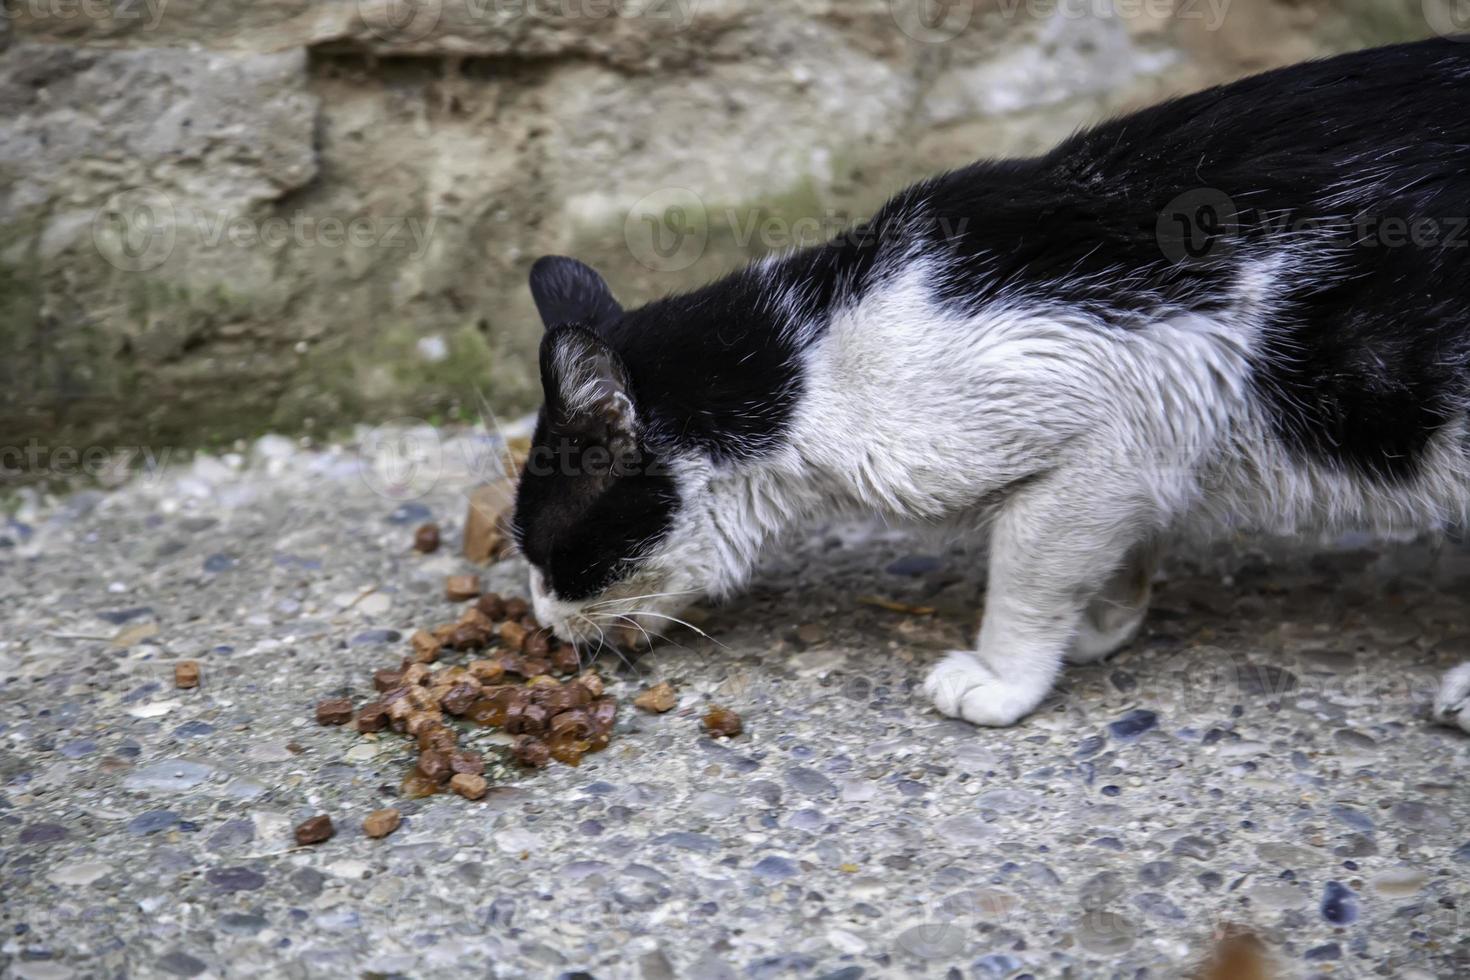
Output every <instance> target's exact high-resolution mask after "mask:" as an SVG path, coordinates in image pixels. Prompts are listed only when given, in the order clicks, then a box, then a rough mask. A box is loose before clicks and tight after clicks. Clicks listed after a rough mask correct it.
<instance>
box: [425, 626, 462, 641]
mask: <svg viewBox="0 0 1470 980" xmlns="http://www.w3.org/2000/svg"><path fill="white" fill-rule="evenodd" d="M457 629H459V624H458V623H440V624H439V625H438V626H435V627H434V628H433V629H431V630H429V632H430V633H432V634H433V635H434V638H435V639H437V640H438V641H439V642H440V643H448V642H449V638H450V637H451V636H453V635H454V631H455V630H457Z"/></svg>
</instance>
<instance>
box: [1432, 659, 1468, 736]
mask: <svg viewBox="0 0 1470 980" xmlns="http://www.w3.org/2000/svg"><path fill="white" fill-rule="evenodd" d="M1434 720H1435V721H1438V722H1440V723H1441V724H1444V725H1458V726H1459V727H1460V728H1463V729H1464V730H1465V731H1467V732H1470V663H1464V664H1461V665H1460V666H1458V667H1456V668H1455V669H1454V670H1452V671H1450V672H1449V673H1448V674H1445V675H1444V680H1442V681H1441V682H1440V685H1439V693H1438V694H1436V695H1435V696H1434Z"/></svg>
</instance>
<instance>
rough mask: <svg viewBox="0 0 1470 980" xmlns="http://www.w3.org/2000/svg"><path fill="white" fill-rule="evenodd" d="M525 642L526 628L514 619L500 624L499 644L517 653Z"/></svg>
mask: <svg viewBox="0 0 1470 980" xmlns="http://www.w3.org/2000/svg"><path fill="white" fill-rule="evenodd" d="M525 642H526V628H525V627H524V626H522V625H521V624H520V623H517V622H515V621H514V620H506V621H505V622H503V623H501V624H500V645H501V646H503V647H505V649H507V650H509V651H511V652H512V653H519V652H520V650H521V648H522V646H523V645H524V644H525Z"/></svg>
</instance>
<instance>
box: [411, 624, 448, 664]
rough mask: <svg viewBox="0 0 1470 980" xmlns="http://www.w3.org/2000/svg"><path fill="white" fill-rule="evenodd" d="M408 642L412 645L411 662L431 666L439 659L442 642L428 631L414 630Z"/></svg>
mask: <svg viewBox="0 0 1470 980" xmlns="http://www.w3.org/2000/svg"><path fill="white" fill-rule="evenodd" d="M408 642H409V643H410V644H412V645H413V662H414V663H416V664H431V663H433V662H434V661H436V660H438V659H439V651H440V650H441V649H442V648H443V646H444V642H443V641H442V640H440V639H439V638H438V637H437V636H435V635H434V634H433V633H430V632H429V631H428V630H416V631H414V634H413V636H411V637H409V640H408Z"/></svg>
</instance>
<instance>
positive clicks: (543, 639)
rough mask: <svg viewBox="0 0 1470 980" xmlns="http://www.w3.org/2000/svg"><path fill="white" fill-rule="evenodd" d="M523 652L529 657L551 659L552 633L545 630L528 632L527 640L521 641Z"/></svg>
mask: <svg viewBox="0 0 1470 980" xmlns="http://www.w3.org/2000/svg"><path fill="white" fill-rule="evenodd" d="M521 652H522V653H524V654H525V655H526V656H527V657H535V658H536V659H538V660H549V659H550V658H551V634H549V633H547V632H546V631H545V630H537V631H536V632H534V633H527V634H526V638H525V640H523V641H522V642H521Z"/></svg>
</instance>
